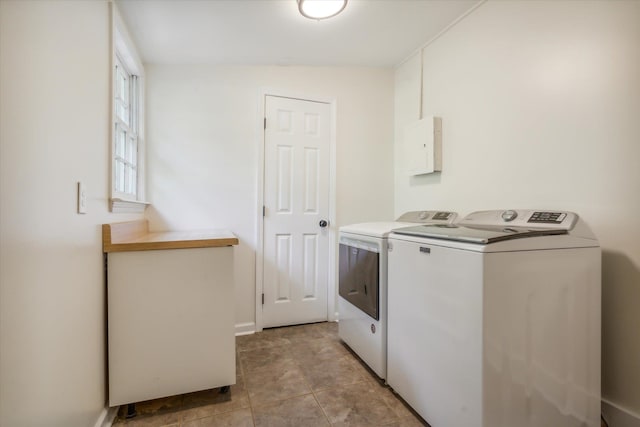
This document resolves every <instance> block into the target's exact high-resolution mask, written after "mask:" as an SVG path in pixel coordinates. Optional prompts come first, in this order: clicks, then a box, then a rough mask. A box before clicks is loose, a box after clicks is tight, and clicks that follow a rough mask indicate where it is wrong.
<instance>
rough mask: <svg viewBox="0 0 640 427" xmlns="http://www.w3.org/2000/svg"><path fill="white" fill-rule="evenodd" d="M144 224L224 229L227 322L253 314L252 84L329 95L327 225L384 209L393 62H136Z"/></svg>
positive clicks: (389, 191) (256, 137) (383, 216)
mask: <svg viewBox="0 0 640 427" xmlns="http://www.w3.org/2000/svg"><path fill="white" fill-rule="evenodd" d="M146 73H147V144H148V183H149V188H148V195H149V200H150V201H151V202H152V204H153V206H152V207H151V208H150V209H148V212H147V216H148V218H149V220H150V224H151V227H152V228H153V229H156V230H157V229H171V230H185V229H199V228H227V229H229V230H231V231H233V232H234V233H235V234H236V235H237V236H238V237H239V239H240V245H239V246H237V247H236V256H235V275H236V281H237V283H236V301H235V302H236V324H244V323H253V322H254V321H255V250H256V233H257V231H256V230H257V229H256V227H257V214H258V212H257V206H256V203H257V202H256V200H257V179H258V178H257V171H258V147H259V146H258V144H259V142H260V138H261V135H262V132H261V129H260V128H259V124H260V123H261V120H262V119H261V118H260V117H258V111H259V105H260V102H262V101H261V98H260V91H261V90H262V89H265V88H270V89H277V90H279V91H284V92H286V93H292V94H299V95H300V96H308V97H314V96H315V97H322V98H335V99H336V102H337V143H336V144H337V175H336V181H337V203H336V206H337V207H336V209H337V224H333V226H334V227H338V226H339V225H341V224H346V223H351V222H357V221H363V220H389V219H391V218H392V217H393V161H392V158H393V70H391V69H366V68H323V67H314V68H309V67H277V66H273V67H258V66H256V67H232V66H197V65H194V66H188V65H185V66H164V65H146Z"/></svg>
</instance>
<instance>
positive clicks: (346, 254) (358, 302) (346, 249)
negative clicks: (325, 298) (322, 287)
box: [338, 243, 380, 320]
mask: <svg viewBox="0 0 640 427" xmlns="http://www.w3.org/2000/svg"><path fill="white" fill-rule="evenodd" d="M370 249H373V248H369V249H365V248H362V247H355V246H350V245H347V244H344V243H340V267H339V278H338V280H339V284H338V288H339V293H340V296H341V297H342V298H344V299H346V300H347V301H349V302H350V303H351V304H353V305H354V306H356V307H358V308H359V309H360V310H362V311H364V312H365V313H367V314H368V315H369V316H371V317H373V318H374V319H376V320H380V313H379V304H378V299H379V295H380V253H379V252H374V251H373V250H370Z"/></svg>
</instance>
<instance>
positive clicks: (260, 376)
mask: <svg viewBox="0 0 640 427" xmlns="http://www.w3.org/2000/svg"><path fill="white" fill-rule="evenodd" d="M245 387H246V389H247V391H248V393H249V399H250V402H251V404H252V405H259V404H263V403H267V402H274V401H278V400H284V399H288V398H290V397H295V396H300V395H303V394H308V393H311V388H310V387H309V383H308V382H307V381H306V379H305V377H304V375H303V374H302V370H301V369H300V368H299V367H298V365H297V364H296V363H295V362H294V361H293V360H285V361H280V362H277V363H271V364H270V365H268V366H267V367H265V368H263V369H258V370H255V371H253V372H251V373H250V374H247V376H246V378H245Z"/></svg>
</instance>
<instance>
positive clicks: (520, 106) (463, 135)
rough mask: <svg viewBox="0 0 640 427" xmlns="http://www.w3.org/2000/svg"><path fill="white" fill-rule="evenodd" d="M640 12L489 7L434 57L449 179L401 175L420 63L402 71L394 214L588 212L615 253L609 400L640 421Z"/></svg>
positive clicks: (435, 109)
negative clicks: (404, 129)
mask: <svg viewBox="0 0 640 427" xmlns="http://www.w3.org/2000/svg"><path fill="white" fill-rule="evenodd" d="M639 46H640V2H638V1H592V2H582V1H536V2H526V1H520V2H515V1H513V2H505V1H489V2H487V3H485V4H483V5H482V6H480V7H479V8H478V9H476V10H475V11H474V12H473V13H471V14H470V15H469V16H467V17H466V18H465V19H463V20H462V21H461V22H459V23H458V24H457V25H455V26H454V27H453V28H452V29H450V30H449V31H448V32H446V33H445V34H444V35H443V36H442V37H440V38H439V39H437V40H436V41H435V42H433V43H432V44H430V45H428V46H427V47H426V48H425V49H424V66H425V68H424V91H423V95H424V100H423V107H424V112H425V114H436V115H441V116H442V122H443V147H444V159H443V160H444V165H443V168H444V169H443V172H442V173H441V174H435V175H432V176H423V177H417V178H411V179H410V178H409V177H408V176H406V175H405V174H404V173H403V171H402V164H401V161H400V159H399V155H400V152H401V151H400V144H399V142H400V138H401V130H402V127H403V125H404V124H405V123H407V122H408V121H410V120H412V119H413V120H415V119H417V114H418V106H419V103H418V102H419V101H418V100H419V92H418V93H416V91H418V90H419V89H416V88H419V82H420V80H419V74H418V73H419V64H420V60H419V57H414V58H412V59H411V60H409V61H407V62H405V63H404V64H403V65H401V66H400V67H399V68H398V69H397V71H396V100H395V105H396V119H395V131H396V141H397V143H396V174H395V212H396V214H398V213H401V212H404V211H406V210H409V209H414V208H420V207H425V206H427V207H430V208H434V209H453V210H457V211H459V212H460V213H462V214H466V213H469V212H471V211H473V210H479V209H500V208H542V209H545V208H549V209H562V210H570V211H575V212H577V213H579V214H580V215H581V216H582V217H583V218H584V219H585V220H586V221H587V222H588V223H589V224H590V225H591V227H592V228H593V230H594V231H595V233H596V235H597V236H598V238H599V240H600V242H601V245H602V248H603V282H602V292H603V314H602V315H603V319H602V322H603V323H602V326H603V329H602V339H603V341H602V343H603V348H602V366H603V370H602V391H603V398H604V399H607V400H610V401H612V402H614V403H615V404H616V405H618V406H619V407H621V408H623V409H626V410H629V411H631V412H635V413H636V414H640V388H639V387H640V386H639V385H640V334H639V333H638V325H640V310H639V309H638V307H639V306H640V226H639V225H638V212H640V163H639V159H640V47H639Z"/></svg>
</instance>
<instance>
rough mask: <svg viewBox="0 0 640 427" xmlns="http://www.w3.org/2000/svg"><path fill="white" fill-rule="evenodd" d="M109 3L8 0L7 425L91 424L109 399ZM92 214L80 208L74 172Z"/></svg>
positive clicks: (1, 205) (3, 132)
mask: <svg viewBox="0 0 640 427" xmlns="http://www.w3.org/2000/svg"><path fill="white" fill-rule="evenodd" d="M109 61H110V51H109V6H108V4H107V2H106V1H92V2H86V1H76V2H69V1H56V2H49V1H47V2H44V1H43V2H32V1H27V2H25V1H5V0H3V1H1V2H0V122H1V126H0V197H1V199H0V200H1V201H0V425H2V426H11V427H19V426H45V425H46V426H60V427H74V426H78V427H87V426H92V425H94V423H95V422H96V420H97V419H98V417H99V415H100V413H101V411H102V410H103V408H104V407H105V403H106V371H105V366H106V357H105V351H106V348H105V283H104V273H103V261H102V239H101V234H100V233H101V232H100V224H102V223H104V222H116V221H124V220H128V219H132V216H126V215H124V216H123V215H109V214H108V205H107V199H108V191H109V190H108V165H109V128H110V126H109V108H110V107H109V105H110V104H109V91H110V88H109V80H110V78H109V68H110V63H109ZM77 181H83V182H84V183H85V184H86V186H87V192H88V207H87V209H88V213H87V214H86V215H78V214H76V182H77Z"/></svg>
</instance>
